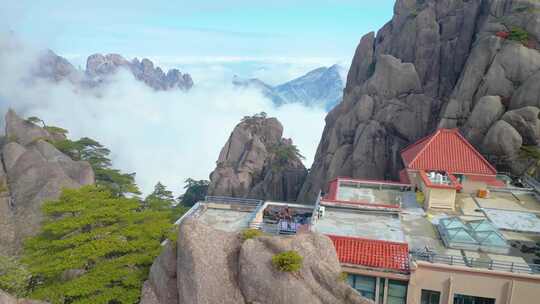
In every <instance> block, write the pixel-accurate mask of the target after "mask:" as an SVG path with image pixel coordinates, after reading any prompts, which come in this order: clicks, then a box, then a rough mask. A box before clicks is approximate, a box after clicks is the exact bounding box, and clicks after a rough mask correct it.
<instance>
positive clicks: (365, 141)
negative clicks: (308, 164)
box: [300, 0, 540, 201]
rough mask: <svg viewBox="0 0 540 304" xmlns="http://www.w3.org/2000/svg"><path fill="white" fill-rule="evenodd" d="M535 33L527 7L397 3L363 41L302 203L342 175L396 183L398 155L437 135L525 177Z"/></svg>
mask: <svg viewBox="0 0 540 304" xmlns="http://www.w3.org/2000/svg"><path fill="white" fill-rule="evenodd" d="M539 24H540V4H538V3H537V2H536V1H531V0H520V1H511V0H470V1H465V0H445V1H436V0H425V1H414V0H398V1H397V2H396V4H395V7H394V16H393V18H392V20H391V21H389V22H388V23H386V24H385V25H384V26H383V27H382V28H381V29H380V30H379V31H378V32H377V33H376V34H375V33H373V32H371V33H368V34H366V35H364V36H363V37H362V39H361V40H360V43H359V45H358V47H357V49H356V52H355V55H354V58H353V61H352V64H351V67H350V70H349V74H348V76H347V85H346V88H345V92H344V95H343V102H342V103H340V104H339V105H338V106H337V107H335V108H334V109H333V110H332V111H331V112H330V113H329V114H328V116H327V117H326V128H325V130H324V134H323V136H322V139H321V142H320V144H319V148H318V151H317V155H316V157H315V162H314V164H313V167H312V168H311V170H310V174H309V176H308V178H307V180H306V183H305V184H304V186H303V189H302V191H301V194H300V199H301V200H306V201H313V199H314V196H315V195H316V193H317V192H318V191H319V190H320V189H323V190H324V187H326V184H327V182H328V181H329V180H331V179H332V178H334V177H336V176H340V175H341V176H351V177H356V178H375V179H397V177H398V176H397V174H398V171H399V170H400V169H401V168H402V162H401V158H400V150H401V149H402V148H404V147H405V146H407V145H409V144H410V143H412V142H414V141H416V140H418V139H419V138H421V137H423V136H426V135H428V134H429V133H431V132H433V131H434V130H435V129H436V128H437V127H445V128H460V130H461V132H462V133H463V134H464V135H465V136H466V137H467V138H468V139H469V140H470V141H471V142H472V143H473V144H474V145H475V146H476V147H477V148H478V149H479V150H480V151H481V152H482V153H483V154H484V155H485V156H486V157H487V158H488V159H489V160H490V161H492V162H493V163H494V164H495V165H497V167H498V169H499V170H501V171H511V172H513V173H514V174H521V173H523V170H524V168H526V167H527V166H528V164H529V163H528V161H527V160H522V159H520V156H519V151H520V148H521V147H522V146H523V145H524V143H527V144H535V143H537V142H538V137H537V134H538V132H539V129H538V117H535V115H534V113H536V111H537V109H538V108H539V107H540V99H539V97H538V96H540V91H539V88H540V87H539V86H538V85H537V84H538V83H539V81H540V78H539V77H540V65H539V64H540V52H539V48H538V45H539V44H538V41H539V39H540V27H539ZM531 107H532V108H531ZM514 111H517V112H514Z"/></svg>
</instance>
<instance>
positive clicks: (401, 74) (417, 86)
mask: <svg viewBox="0 0 540 304" xmlns="http://www.w3.org/2000/svg"><path fill="white" fill-rule="evenodd" d="M366 86H367V88H366V91H367V92H368V94H370V95H378V96H382V97H387V98H392V97H397V96H399V95H402V94H408V93H417V92H420V91H421V89H422V85H421V83H420V78H419V77H418V74H417V73H416V69H415V68H414V65H413V64H412V63H403V62H402V61H401V60H399V59H397V58H395V57H393V56H390V55H381V57H380V58H379V60H378V61H377V64H376V66H375V74H374V75H373V76H372V77H371V78H369V80H367V82H366Z"/></svg>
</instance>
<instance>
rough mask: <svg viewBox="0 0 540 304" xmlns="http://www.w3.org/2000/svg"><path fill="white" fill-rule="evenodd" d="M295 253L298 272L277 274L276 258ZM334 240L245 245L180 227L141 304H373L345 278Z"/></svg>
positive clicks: (191, 224) (196, 227)
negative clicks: (299, 264)
mask: <svg viewBox="0 0 540 304" xmlns="http://www.w3.org/2000/svg"><path fill="white" fill-rule="evenodd" d="M288 250H295V251H297V252H298V253H299V254H300V255H301V256H302V257H303V259H304V260H303V267H302V269H301V270H300V271H299V272H298V273H286V272H280V271H277V270H276V269H275V268H274V267H273V265H272V263H271V260H272V256H273V255H274V254H276V253H280V252H283V251H288ZM340 273H341V266H340V264H339V261H338V258H337V255H336V251H335V249H334V246H333V244H332V241H331V240H330V239H329V238H328V237H326V236H323V235H320V234H315V233H305V234H299V235H296V236H294V237H278V236H275V237H270V236H264V237H258V238H255V239H249V240H246V241H244V242H242V239H241V237H240V236H239V235H238V234H237V233H231V232H223V231H219V230H214V229H212V228H210V227H208V226H205V225H204V224H202V223H200V222H198V221H197V220H191V219H190V220H187V221H185V222H184V223H182V225H181V226H180V228H179V235H178V241H177V244H175V245H172V244H168V245H167V246H166V247H165V248H164V250H163V253H162V254H161V255H160V256H159V257H158V258H157V259H156V260H155V261H154V264H153V265H152V267H151V270H150V276H149V280H148V281H147V282H146V283H145V284H144V287H143V290H142V296H141V304H195V303H223V304H226V303H227V304H244V303H246V304H248V303H260V304H285V303H314V304H334V303H342V304H349V303H350V304H353V303H356V304H363V303H365V304H367V303H372V302H371V301H370V300H366V299H364V298H362V297H361V296H360V294H359V293H357V292H356V291H354V290H353V289H352V288H351V287H349V286H348V285H347V284H346V283H345V282H343V281H342V280H341V278H340Z"/></svg>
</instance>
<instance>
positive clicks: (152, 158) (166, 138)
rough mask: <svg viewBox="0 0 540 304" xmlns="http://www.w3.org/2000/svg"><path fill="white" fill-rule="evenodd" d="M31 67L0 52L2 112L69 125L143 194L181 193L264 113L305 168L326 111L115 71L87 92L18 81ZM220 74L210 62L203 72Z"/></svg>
mask: <svg viewBox="0 0 540 304" xmlns="http://www.w3.org/2000/svg"><path fill="white" fill-rule="evenodd" d="M31 62H32V61H31V60H30V55H29V54H28V53H26V52H20V51H13V52H3V53H0V66H1V67H2V70H3V72H2V73H1V74H0V103H1V104H0V111H2V113H3V112H4V111H5V110H6V109H7V107H13V108H15V109H16V110H19V111H20V112H22V114H24V115H26V116H29V115H36V116H39V117H41V118H42V119H44V120H45V121H46V122H47V123H49V124H51V125H57V126H62V127H64V128H67V129H68V130H69V131H70V134H71V136H72V137H73V138H79V137H82V136H88V137H92V138H95V139H97V140H98V141H100V142H101V143H103V144H104V145H106V146H107V147H109V148H110V149H111V150H112V151H113V161H114V165H115V166H116V167H118V168H121V169H122V170H124V171H126V172H137V181H138V183H139V184H140V186H141V187H142V188H143V190H144V191H146V192H148V191H149V190H151V189H152V187H153V185H154V184H155V183H156V182H157V181H162V182H163V183H165V184H166V185H167V186H169V187H170V188H171V189H173V190H175V191H177V192H178V191H181V187H182V183H183V180H184V179H186V178H188V177H193V178H197V179H203V178H204V179H207V178H208V175H209V173H210V172H211V171H212V170H213V169H214V166H215V161H216V159H217V157H218V154H219V151H220V149H221V147H222V146H223V145H224V143H225V141H226V140H227V139H228V136H229V134H230V132H231V131H232V130H233V128H234V126H235V125H236V124H237V123H238V122H239V121H240V119H241V118H242V117H243V116H245V115H251V114H254V113H258V112H261V111H265V112H267V113H268V114H269V115H270V116H275V117H277V118H278V119H279V120H280V121H281V122H282V124H283V125H284V128H285V131H284V133H285V134H284V136H286V137H292V138H293V140H294V141H295V143H296V144H297V145H298V146H299V148H300V151H301V152H302V153H303V154H304V155H305V156H306V165H307V166H309V165H310V164H311V162H312V160H313V157H314V154H315V151H316V148H317V144H318V141H319V138H320V135H321V133H322V129H323V127H324V116H325V112H324V110H323V109H319V108H307V107H304V106H301V105H287V106H284V107H280V108H276V107H275V106H274V105H273V104H272V103H271V102H270V101H269V100H267V99H266V98H264V97H263V96H261V94H260V93H259V92H257V91H253V90H236V89H234V88H233V87H232V85H231V84H230V83H228V82H222V83H219V82H218V81H203V82H202V83H198V84H197V85H196V86H195V87H194V88H193V89H192V90H191V91H189V92H187V93H184V92H180V91H171V92H155V91H153V90H152V89H150V88H148V87H147V86H145V85H144V84H142V83H141V82H138V81H135V80H134V79H133V77H132V76H131V75H130V74H127V73H118V74H117V75H116V76H115V77H114V79H113V83H112V84H111V85H108V86H105V87H103V88H101V89H100V90H98V91H91V92H86V91H80V90H78V89H77V88H76V87H74V86H73V85H72V84H71V83H68V82H62V83H59V84H51V83H47V82H37V83H34V84H32V85H30V84H28V83H24V82H22V81H21V78H22V75H23V74H24V73H23V72H25V71H26V70H27V67H28V64H29V63H31ZM220 69H221V68H220V65H208V70H207V73H217V72H216V71H218V72H219V71H220ZM200 72H201V74H202V73H203V72H204V71H203V70H202V68H201V71H200ZM209 78H212V77H209ZM217 78H219V77H217ZM196 81H197V80H196Z"/></svg>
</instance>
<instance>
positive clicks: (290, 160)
mask: <svg viewBox="0 0 540 304" xmlns="http://www.w3.org/2000/svg"><path fill="white" fill-rule="evenodd" d="M282 135H283V126H282V125H281V123H280V122H279V121H278V120H277V119H276V118H267V117H266V116H265V115H255V116H251V117H245V118H244V119H242V121H241V122H240V123H239V124H238V125H237V126H236V127H235V128H234V130H233V132H232V133H231V136H230V137H229V140H228V141H227V143H226V144H225V146H224V147H223V148H222V150H221V153H220V154H219V158H218V160H217V166H216V169H215V170H214V171H213V172H212V174H211V175H210V186H209V190H208V194H209V195H218V196H234V197H249V198H259V199H274V200H282V201H290V200H295V199H296V196H297V194H298V191H299V190H300V187H301V185H302V183H303V180H304V177H305V175H306V173H307V170H306V168H305V167H304V165H303V164H302V161H301V159H300V158H299V154H298V151H297V150H296V147H295V146H294V145H293V144H292V140H290V139H285V138H282Z"/></svg>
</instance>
